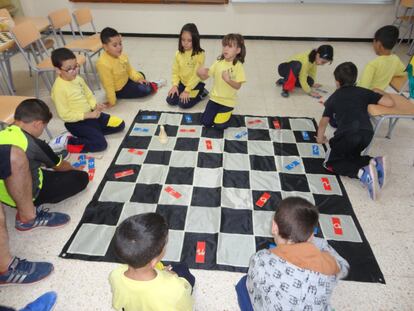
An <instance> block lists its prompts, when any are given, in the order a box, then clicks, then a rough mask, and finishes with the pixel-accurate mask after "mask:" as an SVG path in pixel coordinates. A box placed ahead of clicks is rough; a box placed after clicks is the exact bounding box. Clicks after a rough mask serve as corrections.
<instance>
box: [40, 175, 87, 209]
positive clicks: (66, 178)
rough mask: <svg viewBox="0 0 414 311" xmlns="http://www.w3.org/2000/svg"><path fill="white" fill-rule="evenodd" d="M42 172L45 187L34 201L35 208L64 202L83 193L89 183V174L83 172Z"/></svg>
mask: <svg viewBox="0 0 414 311" xmlns="http://www.w3.org/2000/svg"><path fill="white" fill-rule="evenodd" d="M42 172H43V186H42V189H40V191H39V194H38V196H37V197H36V200H35V201H34V205H35V206H39V205H41V204H45V203H58V202H60V201H63V200H65V199H67V198H69V197H71V196H74V195H75V194H77V193H79V192H81V191H82V190H83V189H85V188H86V186H87V185H88V183H89V178H88V173H86V172H83V171H77V170H71V171H66V172H57V171H49V170H42Z"/></svg>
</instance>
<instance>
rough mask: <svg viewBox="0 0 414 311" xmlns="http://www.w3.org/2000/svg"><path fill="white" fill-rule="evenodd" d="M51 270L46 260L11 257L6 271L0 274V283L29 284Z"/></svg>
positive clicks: (43, 276)
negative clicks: (36, 260)
mask: <svg viewBox="0 0 414 311" xmlns="http://www.w3.org/2000/svg"><path fill="white" fill-rule="evenodd" d="M52 271H53V265H52V264H51V263H48V262H32V261H27V260H26V259H20V258H18V257H13V259H12V261H11V263H10V265H9V267H8V269H7V271H6V273H4V274H0V285H10V284H31V283H35V282H38V281H40V280H42V279H44V278H45V277H47V276H48V275H49V274H50V273H51V272H52Z"/></svg>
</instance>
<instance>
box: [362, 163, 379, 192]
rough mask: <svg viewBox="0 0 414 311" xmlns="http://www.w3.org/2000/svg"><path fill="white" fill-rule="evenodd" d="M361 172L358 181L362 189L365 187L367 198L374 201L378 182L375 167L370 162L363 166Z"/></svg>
mask: <svg viewBox="0 0 414 311" xmlns="http://www.w3.org/2000/svg"><path fill="white" fill-rule="evenodd" d="M362 170H363V173H362V176H361V177H360V178H359V180H360V181H361V183H362V184H363V185H364V187H367V189H368V193H369V197H370V198H371V199H372V200H376V199H377V194H378V180H377V174H376V171H375V166H374V164H373V163H372V162H370V163H369V164H368V165H367V166H364V167H363V168H362Z"/></svg>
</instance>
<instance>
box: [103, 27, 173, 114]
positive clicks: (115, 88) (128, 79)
mask: <svg viewBox="0 0 414 311" xmlns="http://www.w3.org/2000/svg"><path fill="white" fill-rule="evenodd" d="M100 36H101V42H102V46H103V48H104V50H105V51H104V52H103V53H102V55H101V56H100V57H99V59H98V61H97V62H96V69H97V70H98V74H99V78H100V79H101V82H102V85H103V88H104V89H105V92H106V98H107V100H108V103H109V104H110V105H111V106H113V105H115V104H116V99H117V98H139V97H145V96H148V95H150V94H153V93H155V92H156V91H157V90H158V88H159V87H161V86H163V85H165V82H166V81H165V80H163V79H161V80H159V81H157V82H148V81H147V80H146V79H145V75H144V74H143V73H142V72H138V71H136V70H135V69H134V68H133V67H132V66H131V64H130V63H129V59H128V56H127V55H126V54H124V53H122V37H121V35H120V34H119V33H118V32H117V31H116V30H115V29H113V28H110V27H106V28H104V29H103V30H102V32H101V35H100Z"/></svg>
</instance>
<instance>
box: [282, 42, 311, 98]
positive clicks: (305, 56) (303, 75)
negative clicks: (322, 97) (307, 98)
mask: <svg viewBox="0 0 414 311" xmlns="http://www.w3.org/2000/svg"><path fill="white" fill-rule="evenodd" d="M310 52H311V50H309V51H306V52H304V53H300V54H296V55H295V56H293V57H292V58H291V59H289V62H291V61H294V60H296V61H298V62H300V63H301V64H302V68H301V69H300V73H299V82H300V86H301V87H302V89H303V91H304V92H305V93H310V92H311V91H312V88H311V87H310V86H309V84H308V76H309V77H311V78H312V79H313V80H314V81H316V70H317V67H316V63H315V62H313V63H311V62H310V61H309V54H310Z"/></svg>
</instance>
